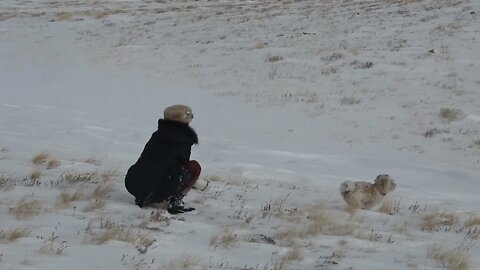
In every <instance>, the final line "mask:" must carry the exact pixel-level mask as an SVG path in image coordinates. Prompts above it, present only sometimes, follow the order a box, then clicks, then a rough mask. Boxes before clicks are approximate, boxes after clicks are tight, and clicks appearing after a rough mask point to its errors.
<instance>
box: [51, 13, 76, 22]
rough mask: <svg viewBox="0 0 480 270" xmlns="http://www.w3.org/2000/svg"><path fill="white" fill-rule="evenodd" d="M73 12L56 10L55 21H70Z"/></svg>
mask: <svg viewBox="0 0 480 270" xmlns="http://www.w3.org/2000/svg"><path fill="white" fill-rule="evenodd" d="M73 16H74V13H73V12H66V11H62V12H58V13H57V14H55V18H56V20H57V21H71V20H73Z"/></svg>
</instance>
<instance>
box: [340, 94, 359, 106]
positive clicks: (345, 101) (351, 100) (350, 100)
mask: <svg viewBox="0 0 480 270" xmlns="http://www.w3.org/2000/svg"><path fill="white" fill-rule="evenodd" d="M360 102H361V100H360V99H359V98H356V97H353V96H351V97H342V98H341V99H340V101H339V103H340V105H355V104H359V103H360Z"/></svg>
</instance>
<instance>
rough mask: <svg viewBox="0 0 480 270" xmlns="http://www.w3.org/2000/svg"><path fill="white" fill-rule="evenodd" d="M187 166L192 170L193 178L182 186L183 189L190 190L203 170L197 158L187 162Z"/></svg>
mask: <svg viewBox="0 0 480 270" xmlns="http://www.w3.org/2000/svg"><path fill="white" fill-rule="evenodd" d="M185 168H186V169H187V170H188V171H189V172H190V175H191V178H190V183H189V184H187V185H185V186H184V187H183V188H182V191H186V192H188V191H189V190H190V188H191V187H192V186H193V184H195V182H197V180H198V177H200V172H201V171H202V167H200V164H199V163H198V162H197V161H196V160H190V161H189V162H187V164H185Z"/></svg>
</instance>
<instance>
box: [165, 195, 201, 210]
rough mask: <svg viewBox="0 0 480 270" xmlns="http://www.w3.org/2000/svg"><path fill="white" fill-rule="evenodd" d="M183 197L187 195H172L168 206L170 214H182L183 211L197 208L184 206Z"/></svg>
mask: <svg viewBox="0 0 480 270" xmlns="http://www.w3.org/2000/svg"><path fill="white" fill-rule="evenodd" d="M183 197H185V196H184V195H183V194H177V195H174V196H172V197H170V200H169V201H168V208H167V211H168V212H169V213H170V214H181V213H185V212H190V211H193V210H195V208H193V207H185V206H184V202H183V200H182V199H183Z"/></svg>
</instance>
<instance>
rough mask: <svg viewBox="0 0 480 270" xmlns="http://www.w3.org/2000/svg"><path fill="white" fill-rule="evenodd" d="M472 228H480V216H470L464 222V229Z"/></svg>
mask: <svg viewBox="0 0 480 270" xmlns="http://www.w3.org/2000/svg"><path fill="white" fill-rule="evenodd" d="M474 226H480V216H478V215H476V216H470V217H469V218H468V219H467V220H466V221H465V227H467V228H471V227H474Z"/></svg>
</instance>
